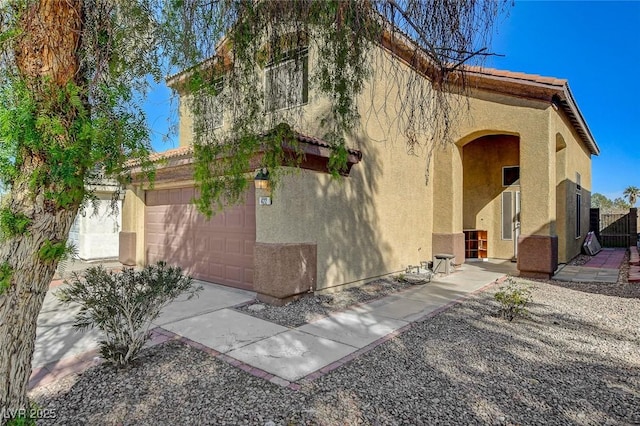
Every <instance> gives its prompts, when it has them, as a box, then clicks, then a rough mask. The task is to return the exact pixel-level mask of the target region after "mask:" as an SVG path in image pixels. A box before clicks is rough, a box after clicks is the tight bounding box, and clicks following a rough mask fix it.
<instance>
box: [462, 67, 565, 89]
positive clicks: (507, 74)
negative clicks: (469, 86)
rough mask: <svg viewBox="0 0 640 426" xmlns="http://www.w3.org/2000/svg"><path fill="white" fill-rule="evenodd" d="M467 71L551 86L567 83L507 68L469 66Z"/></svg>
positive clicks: (560, 85) (559, 79)
mask: <svg viewBox="0 0 640 426" xmlns="http://www.w3.org/2000/svg"><path fill="white" fill-rule="evenodd" d="M466 69H467V71H468V72H470V73H473V74H477V75H485V76H488V77H501V78H507V79H511V80H520V81H522V82H531V83H540V84H548V85H550V86H558V87H562V86H564V85H565V84H567V80H565V79H561V78H555V77H545V76H542V75H538V74H528V73H523V72H514V71H507V70H499V69H495V68H483V67H477V66H467V67H466Z"/></svg>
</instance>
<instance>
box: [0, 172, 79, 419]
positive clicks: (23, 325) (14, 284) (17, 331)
mask: <svg viewBox="0 0 640 426" xmlns="http://www.w3.org/2000/svg"><path fill="white" fill-rule="evenodd" d="M27 183H28V182H24V183H23V185H21V186H22V187H17V188H16V187H14V188H13V189H12V191H11V194H10V195H9V198H10V203H11V204H12V209H13V211H17V212H20V213H23V214H26V213H30V214H29V215H28V217H30V218H31V220H32V222H31V225H30V227H29V232H28V233H26V234H24V235H20V236H16V237H14V238H11V239H10V240H8V241H4V242H3V244H2V248H1V249H0V259H1V260H2V261H7V262H8V263H9V265H10V266H11V268H12V271H13V273H12V276H11V286H10V287H9V288H8V289H6V290H5V292H4V293H3V294H2V296H0V318H1V319H2V321H1V322H0V343H1V344H0V409H5V410H9V409H12V410H15V409H18V408H28V400H27V385H28V382H29V376H30V375H31V361H32V358H33V351H34V346H35V340H36V325H37V320H38V314H39V313H40V309H41V308H42V302H43V301H44V297H45V295H46V294H47V290H48V289H49V284H50V283H51V279H52V278H53V274H54V273H55V270H56V266H57V263H58V262H57V261H56V260H42V259H41V258H40V256H39V251H40V248H41V247H42V246H43V244H44V243H45V241H47V240H49V241H66V239H67V237H68V235H69V230H70V229H71V225H72V223H73V220H74V218H75V215H76V213H77V209H75V210H58V211H51V209H50V206H49V203H48V202H47V201H46V200H45V197H44V196H43V195H42V194H39V195H37V196H36V197H35V200H34V201H33V203H32V204H31V203H29V202H28V200H29V199H30V198H31V197H30V196H29V195H30V193H29V192H28V191H29V188H28V187H27V188H24V186H27V185H26V184H27ZM25 194H26V195H27V196H26V197H24V195H25ZM20 198H22V199H23V201H22V202H20ZM24 200H26V201H24Z"/></svg>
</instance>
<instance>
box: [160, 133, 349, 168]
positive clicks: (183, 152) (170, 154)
mask: <svg viewBox="0 0 640 426" xmlns="http://www.w3.org/2000/svg"><path fill="white" fill-rule="evenodd" d="M295 135H296V139H297V140H298V142H301V143H304V144H309V145H314V146H318V147H322V148H329V149H330V148H331V145H330V144H329V143H328V142H325V141H324V140H322V139H319V138H316V137H313V136H308V135H305V134H303V133H298V132H295ZM347 152H348V153H349V154H352V155H355V156H356V157H358V158H361V157H362V153H361V152H360V151H359V150H357V149H352V148H347ZM191 155H193V146H192V145H188V146H181V147H179V148H173V149H169V150H167V151H163V152H154V153H153V154H151V155H149V160H150V161H151V162H157V161H160V160H166V159H170V158H179V157H189V156H191Z"/></svg>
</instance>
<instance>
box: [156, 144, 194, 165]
mask: <svg viewBox="0 0 640 426" xmlns="http://www.w3.org/2000/svg"><path fill="white" fill-rule="evenodd" d="M191 154H193V147H192V146H191V145H189V146H181V147H179V148H173V149H168V150H166V151H163V152H154V153H153V154H151V155H149V160H150V161H152V162H155V161H159V160H163V159H166V158H176V157H182V156H187V155H191Z"/></svg>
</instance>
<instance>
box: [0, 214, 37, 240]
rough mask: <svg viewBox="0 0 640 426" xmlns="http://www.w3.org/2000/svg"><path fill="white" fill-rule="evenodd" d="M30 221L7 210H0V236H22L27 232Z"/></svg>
mask: <svg viewBox="0 0 640 426" xmlns="http://www.w3.org/2000/svg"><path fill="white" fill-rule="evenodd" d="M30 224H31V220H30V219H29V218H28V217H27V216H25V215H24V214H21V213H13V212H12V211H11V210H10V209H8V208H3V209H0V234H1V235H2V236H4V238H10V237H13V236H16V235H22V234H24V233H26V232H27V228H28V227H29V225H30Z"/></svg>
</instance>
